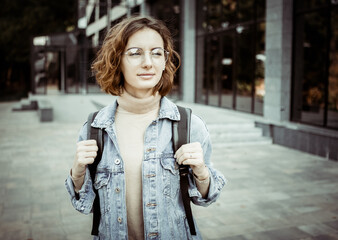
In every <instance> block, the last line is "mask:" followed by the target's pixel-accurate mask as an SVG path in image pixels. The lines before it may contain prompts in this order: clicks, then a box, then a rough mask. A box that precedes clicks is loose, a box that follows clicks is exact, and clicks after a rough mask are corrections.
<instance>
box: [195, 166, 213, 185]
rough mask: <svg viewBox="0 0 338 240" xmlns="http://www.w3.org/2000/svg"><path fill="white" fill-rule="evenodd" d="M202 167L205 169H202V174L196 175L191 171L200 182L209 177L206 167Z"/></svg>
mask: <svg viewBox="0 0 338 240" xmlns="http://www.w3.org/2000/svg"><path fill="white" fill-rule="evenodd" d="M204 169H205V170H204V173H203V174H199V175H197V174H195V173H194V172H193V175H194V177H195V178H196V179H197V180H198V181H200V182H203V181H205V180H207V179H209V177H210V174H209V170H208V167H207V166H205V168H204Z"/></svg>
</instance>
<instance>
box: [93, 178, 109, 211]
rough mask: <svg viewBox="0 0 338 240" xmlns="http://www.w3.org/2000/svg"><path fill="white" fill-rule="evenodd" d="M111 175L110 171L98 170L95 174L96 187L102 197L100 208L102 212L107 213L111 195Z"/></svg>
mask: <svg viewBox="0 0 338 240" xmlns="http://www.w3.org/2000/svg"><path fill="white" fill-rule="evenodd" d="M110 177H111V173H110V172H98V173H96V176H95V182H94V188H95V189H96V190H97V192H98V194H99V199H100V210H101V214H102V215H103V214H105V213H107V212H109V210H110V207H109V206H110V205H109V196H108V193H107V192H108V188H109V185H108V183H109V180H110Z"/></svg>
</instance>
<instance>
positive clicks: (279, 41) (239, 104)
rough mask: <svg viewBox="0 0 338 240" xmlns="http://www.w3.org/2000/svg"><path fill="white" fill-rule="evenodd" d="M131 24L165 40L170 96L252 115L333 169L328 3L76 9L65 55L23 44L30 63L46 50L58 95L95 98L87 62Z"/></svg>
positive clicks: (82, 5)
mask: <svg viewBox="0 0 338 240" xmlns="http://www.w3.org/2000/svg"><path fill="white" fill-rule="evenodd" d="M138 14H140V15H151V16H154V17H157V18H159V19H162V20H163V21H164V22H165V23H166V24H167V26H168V27H169V29H170V30H171V32H172V33H173V35H174V40H175V46H176V49H177V50H178V52H179V53H180V55H181V57H182V66H181V68H180V72H179V73H178V74H177V77H176V79H175V88H174V91H173V94H175V95H176V96H178V97H180V98H181V99H182V100H184V101H187V102H196V103H200V104H206V105H212V106H216V107H220V108H227V109H232V110H236V111H242V112H246V113H250V114H255V115H260V116H262V117H263V118H262V119H263V120H262V121H260V122H257V126H259V127H262V128H263V129H264V133H265V134H266V135H269V136H271V137H272V138H273V141H274V142H275V143H278V144H282V145H285V146H289V147H292V148H296V149H299V150H303V151H307V152H311V153H314V154H318V155H321V156H325V157H327V158H329V159H336V160H338V152H337V146H338V141H337V139H338V1H337V0H297V1H292V0H222V1H215V0H173V1H166V0H148V1H146V0H121V1H114V0H79V1H78V26H77V30H75V31H74V33H67V36H68V38H70V40H71V39H72V38H71V37H69V36H70V35H71V34H73V35H74V37H73V40H74V39H75V42H74V41H69V43H68V45H66V46H63V49H67V50H66V51H64V50H63V51H59V50H55V49H57V47H55V46H54V48H53V47H52V46H51V45H48V44H47V43H44V45H43V46H34V44H32V48H33V49H39V50H36V51H35V52H37V53H36V54H35V56H40V58H36V57H35V58H34V57H32V61H33V62H34V61H38V60H40V62H41V56H43V57H45V55H44V54H43V53H42V52H43V51H41V48H42V49H44V48H45V49H54V51H56V52H59V53H57V56H58V59H59V60H58V64H59V66H60V67H59V68H60V69H63V70H62V73H61V74H59V75H60V76H63V77H60V78H62V79H63V80H60V82H61V83H59V89H60V90H62V91H63V92H66V93H91V92H99V89H98V87H97V85H96V83H95V79H94V77H93V76H92V74H91V72H90V64H91V61H92V60H93V58H94V57H95V53H96V51H97V50H98V49H99V47H100V45H101V44H102V40H103V38H104V35H105V33H106V31H107V29H109V28H110V27H111V26H112V25H114V24H115V23H116V22H118V21H120V20H121V19H123V18H124V17H127V16H130V15H138ZM67 36H66V38H67ZM51 37H53V36H51ZM33 42H34V41H33ZM69 44H70V45H69ZM72 44H73V45H72ZM33 52H34V51H33ZM43 57H42V58H43ZM45 59H48V58H46V57H45ZM47 65H49V64H47ZM61 65H63V66H61ZM33 75H34V73H33ZM32 79H35V82H36V83H38V82H39V81H38V80H37V78H36V77H35V76H32ZM47 81H48V80H47ZM42 85H43V84H42ZM45 85H46V84H45ZM47 85H48V84H47ZM33 86H38V84H35V85H33ZM37 90H38V88H35V89H34V90H33V92H34V91H35V92H38V91H37ZM45 92H46V91H45Z"/></svg>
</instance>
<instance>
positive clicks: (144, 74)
mask: <svg viewBox="0 0 338 240" xmlns="http://www.w3.org/2000/svg"><path fill="white" fill-rule="evenodd" d="M154 75H155V74H153V73H141V74H138V75H137V76H139V77H140V78H142V79H151V78H152V77H153V76H154Z"/></svg>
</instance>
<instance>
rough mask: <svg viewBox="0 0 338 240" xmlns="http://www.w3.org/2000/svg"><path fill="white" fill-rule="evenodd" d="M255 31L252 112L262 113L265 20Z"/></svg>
mask: <svg viewBox="0 0 338 240" xmlns="http://www.w3.org/2000/svg"><path fill="white" fill-rule="evenodd" d="M256 31H257V32H256V56H255V89H254V90H255V98H254V101H255V102H254V112H255V113H257V114H261V115H262V114H263V105H264V96H265V83H264V79H265V73H264V72H265V22H264V23H260V24H258V26H257V29H256Z"/></svg>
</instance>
